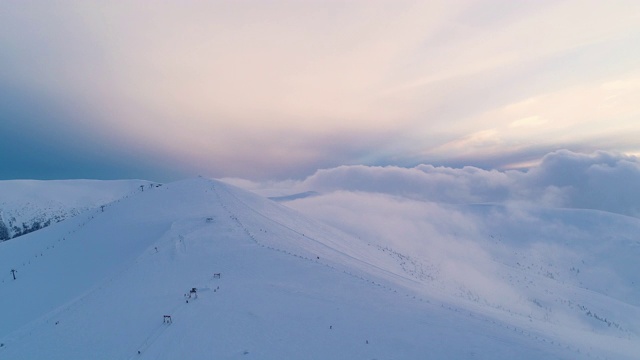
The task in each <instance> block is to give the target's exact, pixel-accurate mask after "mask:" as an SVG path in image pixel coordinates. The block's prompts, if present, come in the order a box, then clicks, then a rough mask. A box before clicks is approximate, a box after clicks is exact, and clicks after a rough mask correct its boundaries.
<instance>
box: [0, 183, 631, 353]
mask: <svg viewBox="0 0 640 360" xmlns="http://www.w3.org/2000/svg"><path fill="white" fill-rule="evenodd" d="M333 196H335V197H336V198H334V200H339V199H341V200H340V201H341V202H340V205H341V206H342V205H345V204H349V203H350V204H352V206H353V209H361V208H362V206H363V204H362V202H363V201H367V202H366V204H365V205H367V206H368V207H369V208H371V209H372V211H370V212H368V213H361V215H360V216H362V218H357V217H356V214H355V212H354V211H352V210H353V209H351V210H350V209H349V208H347V207H342V209H343V211H342V212H339V213H335V212H336V210H337V208H333V210H334V216H332V217H329V216H324V215H323V213H324V212H325V211H328V209H330V204H331V198H329V197H327V196H326V195H325V196H314V197H307V198H301V199H296V200H293V201H290V202H287V204H289V205H295V204H298V205H300V204H301V203H300V202H307V203H305V204H306V205H309V204H311V203H308V202H314V203H313V204H314V205H315V206H317V207H316V209H317V213H316V214H315V216H314V217H316V218H317V219H320V220H323V222H318V221H316V220H312V219H311V218H310V217H309V216H305V215H302V214H301V213H300V212H297V211H294V210H292V209H290V208H287V207H284V206H282V205H280V204H277V203H275V202H273V201H270V200H267V199H265V198H261V197H259V196H256V195H255V194H252V193H249V192H247V191H244V190H240V189H238V188H235V187H233V186H230V185H227V184H224V183H222V182H218V181H210V180H205V179H192V180H186V181H181V182H176V183H171V184H167V185H164V186H162V187H159V188H153V189H151V190H150V191H144V192H138V193H136V194H135V195H132V196H130V197H128V198H123V199H121V200H118V201H115V202H113V203H111V204H109V205H108V206H107V207H106V208H105V209H104V211H101V210H100V209H96V210H93V211H90V212H86V213H83V214H81V215H79V216H76V217H74V218H71V219H69V220H66V221H64V222H62V223H59V224H56V225H54V226H51V227H48V228H46V229H42V230H40V231H37V232H34V233H31V234H28V235H25V236H24V237H22V238H21V239H20V240H19V241H9V242H4V243H2V244H0V264H1V266H2V269H0V271H1V273H0V308H1V309H10V311H6V314H5V315H4V316H3V321H2V322H0V344H1V345H2V346H0V357H6V358H10V359H38V358H43V357H46V358H48V359H81V358H91V359H114V358H122V359H135V358H141V359H145V358H147V359H176V358H189V359H210V358H221V359H250V358H256V359H282V358H309V359H326V358H335V359H354V358H356V359H374V358H375V359H392V358H393V359H414V358H425V357H429V358H451V359H468V358H479V359H513V358H519V359H541V358H557V359H576V358H611V359H632V358H634V357H635V356H636V354H638V353H639V352H640V345H639V344H640V341H639V340H640V337H639V335H638V334H639V332H640V329H639V328H638V324H640V310H639V304H638V302H637V299H638V293H637V290H636V288H637V287H636V286H635V285H634V284H637V281H638V280H639V279H638V272H637V271H635V270H636V269H637V267H636V265H635V262H634V261H635V259H637V258H638V255H640V254H639V251H640V246H639V245H640V243H639V242H638V238H637V234H638V233H640V232H639V231H638V230H640V223H639V222H638V220H637V219H635V218H630V217H623V216H619V215H612V214H607V213H602V212H593V211H574V210H552V209H543V208H530V209H528V210H526V211H523V210H524V208H522V207H518V208H508V207H505V206H502V205H446V206H445V205H442V204H433V203H425V202H421V201H408V200H406V199H399V198H389V197H388V195H380V197H379V198H377V199H376V198H372V197H370V196H368V195H367V196H364V195H362V196H361V197H357V196H358V194H353V193H346V194H341V193H334V194H333ZM353 196H355V197H353ZM338 197H340V198H338ZM347 200H348V201H347ZM376 201H378V202H376ZM323 202H324V203H323ZM333 204H336V203H333ZM381 205H384V206H386V207H385V208H379V206H381ZM305 208H306V209H307V212H308V209H310V208H311V207H309V206H305ZM374 209H375V211H373V210H374ZM324 214H326V213H324ZM374 214H378V217H376V216H373V217H370V216H369V215H374ZM409 214H412V217H407V218H404V217H405V216H408V215H409ZM339 217H342V218H343V221H342V222H336V221H335V219H337V218H339ZM331 219H334V220H331ZM425 219H427V220H428V221H425ZM474 219H475V222H474V221H472V220H474ZM332 221H333V222H334V223H335V224H334V225H336V226H338V227H340V228H342V230H336V228H334V227H332V226H329V225H327V222H332ZM12 269H13V270H17V273H16V275H17V279H16V280H13V279H12V274H11V273H10V272H9V271H10V270H12ZM216 274H220V275H219V277H218V276H216ZM192 288H196V289H197V295H198V296H197V299H196V298H195V297H191V298H189V297H188V296H187V297H185V295H188V294H189V290H190V289H192ZM187 301H188V302H187ZM164 315H170V316H171V320H172V322H171V323H170V324H167V323H163V316H164ZM138 352H139V353H138Z"/></svg>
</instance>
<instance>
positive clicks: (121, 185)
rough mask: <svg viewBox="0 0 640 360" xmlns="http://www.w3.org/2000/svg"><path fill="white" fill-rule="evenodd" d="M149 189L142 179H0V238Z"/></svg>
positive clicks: (9, 236)
mask: <svg viewBox="0 0 640 360" xmlns="http://www.w3.org/2000/svg"><path fill="white" fill-rule="evenodd" d="M141 186H142V187H143V189H144V188H147V189H148V188H150V187H152V186H154V185H153V184H152V183H150V182H148V181H144V180H44V181H43V180H2V181H0V241H2V240H8V239H11V238H14V237H16V236H20V235H23V234H26V233H29V232H32V231H35V230H38V229H40V228H43V227H46V226H49V225H50V224H54V223H56V222H59V221H62V220H65V219H68V218H70V217H73V216H75V215H77V214H79V213H81V212H83V211H87V210H89V209H94V208H96V207H99V206H100V205H104V204H108V203H110V202H112V201H115V200H118V199H120V198H122V197H125V196H128V195H131V194H133V193H135V192H137V191H141V190H143V189H141V188H140V187H141Z"/></svg>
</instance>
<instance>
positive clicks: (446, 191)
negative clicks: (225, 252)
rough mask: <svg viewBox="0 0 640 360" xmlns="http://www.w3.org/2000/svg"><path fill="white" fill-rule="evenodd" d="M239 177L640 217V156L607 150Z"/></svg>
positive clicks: (291, 188) (263, 189) (274, 185)
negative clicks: (514, 162)
mask: <svg viewBox="0 0 640 360" xmlns="http://www.w3.org/2000/svg"><path fill="white" fill-rule="evenodd" d="M227 180H228V181H231V182H234V180H233V179H227ZM235 183H236V184H237V185H239V186H243V187H245V188H248V189H250V190H253V191H256V192H259V193H262V194H267V195H268V196H282V195H287V194H292V193H295V192H305V191H315V192H318V193H325V194H328V193H332V192H358V193H373V194H386V195H391V196H397V197H400V198H406V199H412V200H419V201H429V202H437V203H448V204H475V203H497V204H509V203H522V204H531V205H535V206H544V207H566V208H584V209H595V210H602V211H609V212H614V213H618V214H624V215H629V216H640V205H639V204H640V188H639V187H638V186H637V184H639V183H640V160H638V158H636V157H634V156H629V155H624V154H619V153H611V152H605V151H598V152H594V153H591V154H581V153H575V152H571V151H568V150H559V151H554V152H551V153H549V154H547V155H545V156H544V157H543V158H542V160H541V161H540V164H539V165H537V166H534V167H532V168H531V169H529V170H506V171H498V170H483V169H479V168H475V167H469V166H467V167H463V168H450V167H443V166H433V165H425V164H423V165H418V166H416V167H412V168H402V167H397V166H386V167H377V166H363V165H352V166H339V167H336V168H330V169H323V170H318V171H317V172H316V173H315V174H313V175H311V176H309V177H307V178H305V179H304V180H299V181H296V180H289V181H286V182H277V181H272V182H268V183H260V182H249V183H247V182H244V183H242V182H240V181H235Z"/></svg>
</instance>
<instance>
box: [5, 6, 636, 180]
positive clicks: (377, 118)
mask: <svg viewBox="0 0 640 360" xmlns="http://www.w3.org/2000/svg"><path fill="white" fill-rule="evenodd" d="M638 43H640V2H638V1H635V0H629V1H622V0H614V1H591V0H576V1H573V0H565V1H563V0H553V1H546V0H539V1H510V0H504V1H498V0H495V1H494V0H482V1H471V0H453V1H451V0H447V1H428V2H427V1H279V0H278V1H276V0H274V1H257V0H256V1H163V2H155V1H131V2H114V1H110V2H106V1H105V2H87V1H56V2H51V1H5V2H2V3H0V49H2V51H1V52H0V136H1V137H2V140H1V141H0V164H1V166H0V179H22V178H34V179H67V178H97V179H121V178H139V179H147V180H152V181H160V182H166V181H172V180H177V179H181V178H186V177H192V176H196V175H203V176H208V177H217V178H243V179H249V180H252V181H267V180H278V181H284V180H286V179H295V180H296V181H302V180H304V179H308V178H309V177H313V176H315V175H317V174H318V173H322V171H323V170H326V171H331V169H334V170H336V169H338V170H339V169H341V167H349V168H352V167H355V166H359V165H362V166H367V167H369V169H377V167H380V166H390V167H398V168H400V169H407V170H411V169H417V168H418V167H419V166H421V165H424V166H425V167H428V166H434V167H435V168H440V167H442V166H444V167H448V168H452V169H460V168H462V167H463V166H467V165H468V166H473V167H475V168H478V169H484V170H487V171H488V170H491V169H496V170H499V172H500V173H502V174H506V173H507V171H508V170H510V169H522V168H528V167H530V166H533V165H537V164H540V163H541V161H542V159H543V158H545V156H548V155H550V154H557V151H558V150H562V149H566V150H568V151H570V153H571V154H573V155H575V156H577V157H578V156H579V155H578V154H587V155H585V156H587V157H591V158H593V157H594V156H595V157H597V156H601V155H597V154H608V156H610V157H616V158H617V157H620V158H623V159H627V161H629V162H631V163H634V162H633V161H635V160H633V161H632V160H629V159H631V158H629V156H633V155H638V154H640V142H638V141H637V139H640V121H638V116H639V115H640V102H638V101H637V99H639V98H640V65H638V64H640V47H638V46H637V44H638ZM598 151H604V152H598ZM594 154H596V155H594ZM634 166H635V165H634ZM633 169H636V168H635V167H633ZM634 171H635V170H634Z"/></svg>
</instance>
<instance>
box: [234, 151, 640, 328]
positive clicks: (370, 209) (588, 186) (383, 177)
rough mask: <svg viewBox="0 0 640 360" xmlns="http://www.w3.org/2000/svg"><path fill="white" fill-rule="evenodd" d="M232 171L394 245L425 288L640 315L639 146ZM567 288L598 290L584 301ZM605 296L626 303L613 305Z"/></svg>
mask: <svg viewBox="0 0 640 360" xmlns="http://www.w3.org/2000/svg"><path fill="white" fill-rule="evenodd" d="M226 181H228V182H231V183H234V184H235V185H238V186H241V187H244V188H247V189H249V190H252V191H255V192H257V193H260V194H262V195H265V196H270V197H277V198H278V199H279V201H281V202H282V203H283V204H284V205H286V206H288V207H291V208H294V209H296V210H298V211H300V212H302V213H304V214H306V215H309V216H311V217H313V218H315V219H318V220H321V221H323V222H326V223H328V224H330V225H333V226H335V227H337V228H339V229H341V230H343V231H345V232H348V233H350V234H352V235H355V236H358V237H360V238H362V239H365V240H366V241H368V242H370V243H371V245H373V246H378V247H379V248H383V249H387V251H388V253H389V255H390V256H395V257H397V258H398V259H399V261H400V263H401V265H402V266H403V268H404V269H405V271H407V272H408V273H410V274H412V275H413V276H414V277H416V278H419V279H420V280H421V281H422V282H423V284H426V285H427V286H426V287H425V291H429V292H431V293H434V292H436V293H437V292H441V293H443V294H446V295H447V296H450V295H451V294H455V295H457V296H458V297H459V298H461V299H464V300H465V301H469V300H470V301H472V302H478V303H482V304H483V305H488V306H490V307H492V308H494V309H496V311H505V312H508V313H513V314H518V315H521V316H523V317H525V318H532V319H537V320H540V321H541V322H543V323H547V322H552V323H556V324H557V325H558V326H560V325H563V326H564V325H567V324H571V327H573V328H574V329H575V328H576V327H577V328H584V329H587V330H588V331H591V330H593V328H594V326H596V327H597V326H599V323H598V321H596V322H595V323H594V322H593V321H592V320H593V316H592V315H593V314H594V313H597V314H599V315H598V316H599V317H601V318H602V316H604V315H602V314H608V315H609V316H610V319H611V318H612V319H616V320H615V321H617V322H616V324H618V325H619V324H623V323H624V324H625V326H627V327H625V329H626V330H625V331H629V327H633V325H632V323H630V322H629V320H628V319H633V318H638V319H640V313H639V312H638V309H637V308H636V307H637V306H639V305H640V303H639V302H638V300H637V299H640V291H639V290H638V289H637V286H635V285H634V284H635V283H637V282H638V281H640V277H639V276H638V274H637V271H636V265H635V264H636V259H637V256H640V253H639V252H640V250H639V249H640V246H639V245H640V240H639V239H638V237H637V234H638V233H640V220H639V219H637V217H639V214H640V211H639V206H640V186H639V185H638V184H640V161H638V159H637V158H635V157H631V156H626V155H621V154H613V153H607V152H596V153H593V154H578V153H573V152H570V151H567V150H562V151H557V152H553V153H550V154H548V155H546V156H545V157H544V158H543V159H542V161H541V163H540V165H539V166H537V167H534V168H531V169H529V170H527V171H516V170H509V171H497V170H491V171H487V170H482V169H478V168H473V167H465V168H462V169H453V168H446V167H434V166H431V165H419V166H416V167H414V168H400V167H371V166H341V167H338V168H333V169H326V170H319V171H318V172H316V173H315V174H314V175H312V176H310V177H308V178H306V179H304V180H302V181H293V180H290V181H284V182H272V183H255V182H250V181H246V180H238V179H226ZM295 194H299V196H294V195H295ZM621 215H624V216H621ZM569 288H571V289H575V288H577V289H581V290H580V291H585V294H591V295H585V296H584V297H583V298H582V300H579V301H577V300H576V297H575V293H573V294H574V295H571V294H570V293H569V290H566V289H569ZM572 291H573V290H572ZM600 296H604V297H608V296H611V297H614V298H616V299H617V300H619V301H621V302H622V303H625V304H628V306H630V308H625V309H626V310H624V311H622V310H620V309H622V308H620V309H619V310H620V311H621V312H620V313H615V311H614V309H608V308H606V307H601V306H600V305H599V304H602V303H604V302H602V301H600V300H598V299H599V297H600ZM579 298H580V297H579ZM577 302H579V305H576V303H577ZM625 306H627V305H625ZM584 309H588V310H584ZM629 309H631V310H629ZM585 314H591V315H589V316H586V315H585ZM622 314H624V315H622ZM590 316H591V317H590ZM614 325H615V324H614ZM611 326H612V325H611V324H609V325H608V327H611ZM636 330H638V331H640V329H636ZM616 331H621V330H619V329H618V330H616Z"/></svg>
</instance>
